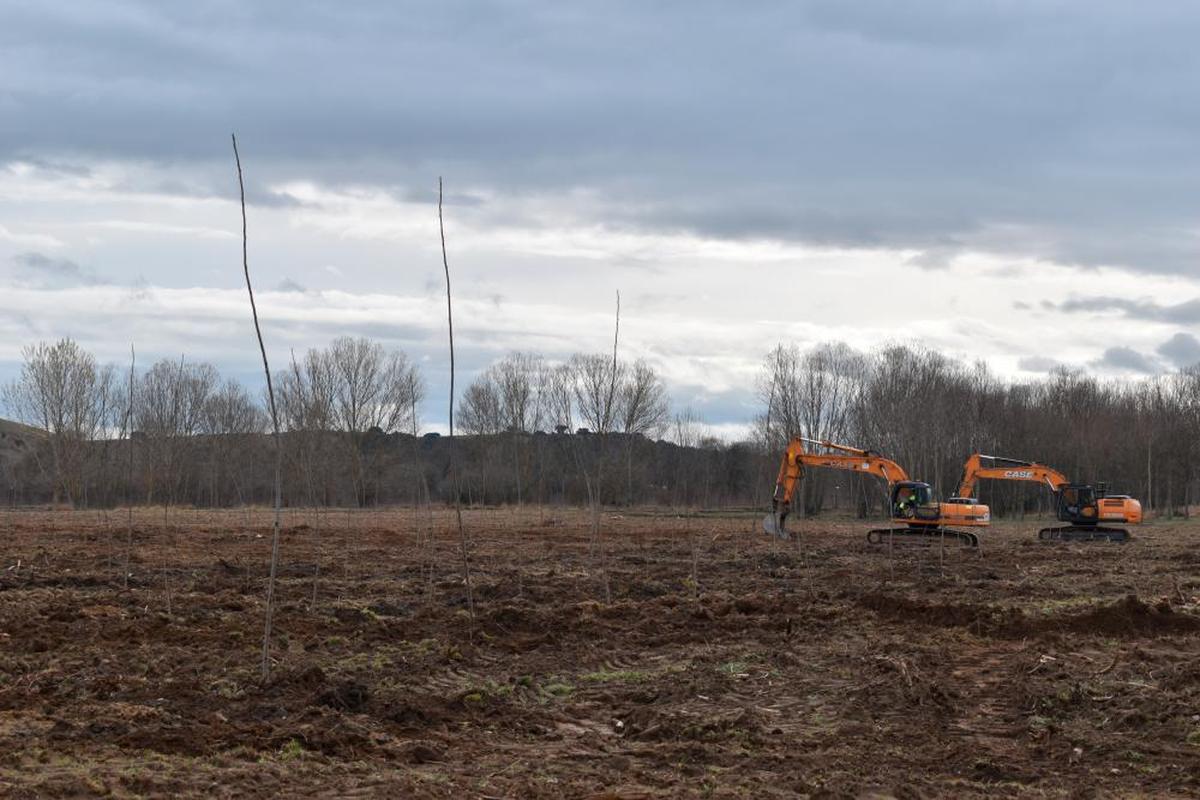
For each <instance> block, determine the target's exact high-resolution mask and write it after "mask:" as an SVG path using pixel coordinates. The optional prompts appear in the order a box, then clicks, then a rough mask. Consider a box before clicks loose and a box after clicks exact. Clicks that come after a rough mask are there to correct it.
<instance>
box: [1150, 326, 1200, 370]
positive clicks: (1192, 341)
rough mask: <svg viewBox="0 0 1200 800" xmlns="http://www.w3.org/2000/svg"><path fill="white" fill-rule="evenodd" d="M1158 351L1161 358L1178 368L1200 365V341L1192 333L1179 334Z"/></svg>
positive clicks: (1159, 347) (1160, 346)
mask: <svg viewBox="0 0 1200 800" xmlns="http://www.w3.org/2000/svg"><path fill="white" fill-rule="evenodd" d="M1156 349H1157V352H1158V354H1159V355H1160V356H1162V357H1163V358H1165V359H1167V360H1168V361H1170V362H1171V363H1172V364H1174V365H1175V366H1177V367H1190V366H1192V365H1193V364H1200V339H1197V338H1196V337H1195V336H1193V335H1192V334H1190V333H1177V334H1175V335H1174V336H1172V337H1171V338H1170V339H1168V340H1167V341H1165V342H1163V343H1162V344H1160V345H1159V346H1158V347H1157V348H1156Z"/></svg>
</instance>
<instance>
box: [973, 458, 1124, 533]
mask: <svg viewBox="0 0 1200 800" xmlns="http://www.w3.org/2000/svg"><path fill="white" fill-rule="evenodd" d="M981 479H991V480H1002V481H1034V482H1037V483H1042V484H1044V485H1045V486H1046V487H1048V488H1049V489H1050V491H1051V492H1053V493H1054V502H1055V511H1056V513H1057V515H1058V519H1059V521H1061V522H1065V523H1067V524H1066V525H1060V526H1058V527H1053V528H1042V529H1041V530H1040V531H1039V532H1038V538H1039V539H1042V540H1046V541H1050V540H1056V539H1062V540H1068V541H1082V542H1092V541H1110V542H1124V541H1126V540H1128V539H1129V533H1128V532H1127V531H1126V530H1125V529H1124V528H1114V527H1109V525H1106V524H1105V523H1115V524H1117V525H1138V524H1140V523H1141V521H1142V504H1141V503H1139V502H1138V501H1137V500H1135V499H1133V498H1132V497H1130V496H1129V495H1124V494H1108V491H1107V486H1105V485H1104V484H1102V483H1101V484H1098V485H1097V486H1092V485H1090V484H1084V483H1071V481H1070V480H1068V479H1067V476H1066V475H1063V474H1062V473H1061V472H1059V471H1058V470H1056V469H1054V468H1053V467H1047V466H1046V465H1045V464H1038V463H1036V462H1033V461H1019V460H1017V459H1015V458H1002V457H999V456H985V455H983V454H981V453H975V454H974V455H972V456H971V457H970V458H968V459H967V463H966V464H965V465H963V476H962V480H961V481H959V485H958V497H956V498H952V502H963V503H973V502H975V501H974V500H973V499H972V494H973V493H974V491H975V483H976V481H978V480H981Z"/></svg>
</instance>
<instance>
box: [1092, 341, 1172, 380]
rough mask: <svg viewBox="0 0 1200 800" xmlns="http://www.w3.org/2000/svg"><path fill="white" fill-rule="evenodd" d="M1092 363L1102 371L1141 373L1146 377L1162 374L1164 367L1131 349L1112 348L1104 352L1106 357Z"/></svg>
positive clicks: (1103, 356)
mask: <svg viewBox="0 0 1200 800" xmlns="http://www.w3.org/2000/svg"><path fill="white" fill-rule="evenodd" d="M1091 363H1092V365H1093V366H1096V367H1100V368H1102V369H1113V370H1120V371H1123V372H1139V373H1142V374H1144V375H1153V374H1155V373H1158V372H1162V365H1160V364H1159V363H1158V362H1157V361H1155V360H1154V359H1153V358H1151V357H1150V356H1147V355H1145V354H1143V353H1139V352H1138V351H1137V350H1134V349H1133V348H1130V347H1110V348H1108V349H1107V350H1105V351H1104V355H1102V356H1101V357H1100V358H1098V359H1096V360H1095V361H1093V362H1091Z"/></svg>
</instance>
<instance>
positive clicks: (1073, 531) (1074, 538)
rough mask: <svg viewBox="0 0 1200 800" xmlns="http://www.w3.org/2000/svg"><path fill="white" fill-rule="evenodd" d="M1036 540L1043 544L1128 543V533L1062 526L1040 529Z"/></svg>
mask: <svg viewBox="0 0 1200 800" xmlns="http://www.w3.org/2000/svg"><path fill="white" fill-rule="evenodd" d="M1038 539H1040V540H1042V541H1043V542H1128V541H1129V539H1130V536H1129V531H1127V530H1125V529H1124V528H1106V527H1104V526H1103V525H1062V526H1059V527H1057V528H1042V529H1041V530H1040V531H1038Z"/></svg>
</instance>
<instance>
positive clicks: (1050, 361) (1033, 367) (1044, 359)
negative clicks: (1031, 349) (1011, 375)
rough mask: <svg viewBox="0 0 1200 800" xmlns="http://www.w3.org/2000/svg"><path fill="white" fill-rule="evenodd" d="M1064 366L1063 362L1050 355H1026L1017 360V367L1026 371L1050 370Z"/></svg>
mask: <svg viewBox="0 0 1200 800" xmlns="http://www.w3.org/2000/svg"><path fill="white" fill-rule="evenodd" d="M1061 366H1063V362H1061V361H1059V360H1058V359H1056V358H1050V357H1049V356H1025V357H1023V358H1020V359H1018V360H1017V369H1019V370H1024V371H1025V372H1050V371H1051V370H1054V369H1058V368H1059V367H1061Z"/></svg>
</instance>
